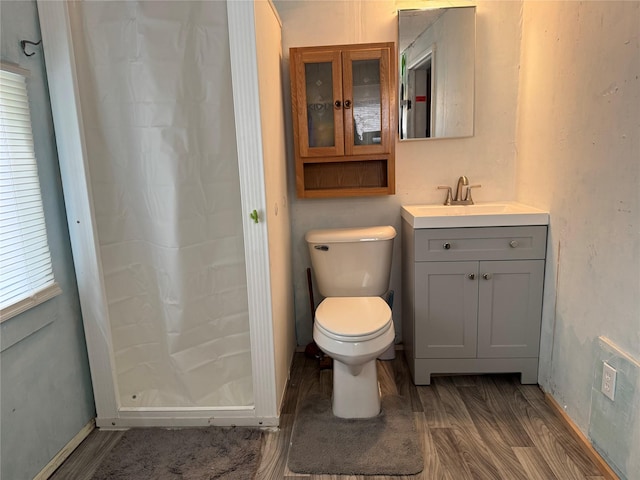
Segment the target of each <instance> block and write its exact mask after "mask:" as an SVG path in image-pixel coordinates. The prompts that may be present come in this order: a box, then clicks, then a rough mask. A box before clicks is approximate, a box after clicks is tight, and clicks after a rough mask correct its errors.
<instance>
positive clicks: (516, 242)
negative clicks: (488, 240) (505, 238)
mask: <svg viewBox="0 0 640 480" xmlns="http://www.w3.org/2000/svg"><path fill="white" fill-rule="evenodd" d="M518 245H520V244H519V243H518V241H517V240H511V241H510V242H509V246H510V247H511V248H516V247H517V246H518Z"/></svg>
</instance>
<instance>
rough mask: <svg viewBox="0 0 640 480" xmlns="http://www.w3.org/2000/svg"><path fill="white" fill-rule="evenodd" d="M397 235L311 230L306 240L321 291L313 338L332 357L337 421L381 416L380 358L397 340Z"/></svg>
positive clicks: (389, 230) (379, 230)
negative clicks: (390, 300)
mask: <svg viewBox="0 0 640 480" xmlns="http://www.w3.org/2000/svg"><path fill="white" fill-rule="evenodd" d="M395 236H396V231H395V229H394V228H393V227H391V226H380V227H366V228H340V229H328V230H311V231H309V232H307V234H306V235H305V240H306V242H307V244H308V246H309V254H310V256H311V265H312V267H313V271H314V275H315V278H316V283H317V287H318V290H319V292H320V293H321V294H322V295H323V296H324V297H325V298H324V300H323V301H322V302H321V303H320V305H318V308H317V309H316V313H315V321H314V325H313V339H314V340H315V342H316V344H317V345H318V347H319V348H320V349H321V350H322V351H323V352H324V353H325V354H327V355H328V356H329V357H331V358H333V397H332V409H333V414H334V415H335V416H336V417H341V418H370V417H375V416H376V415H378V413H380V391H379V388H378V378H377V372H376V358H377V357H378V356H380V355H381V354H382V353H383V352H385V351H386V350H387V349H388V348H389V347H390V346H391V345H392V344H393V341H394V339H395V330H394V328H393V320H392V317H391V309H390V308H389V305H387V302H385V301H384V300H383V299H382V298H381V297H380V296H381V295H383V294H384V293H385V292H386V291H387V289H388V288H389V275H390V273H391V254H392V250H393V239H394V238H395Z"/></svg>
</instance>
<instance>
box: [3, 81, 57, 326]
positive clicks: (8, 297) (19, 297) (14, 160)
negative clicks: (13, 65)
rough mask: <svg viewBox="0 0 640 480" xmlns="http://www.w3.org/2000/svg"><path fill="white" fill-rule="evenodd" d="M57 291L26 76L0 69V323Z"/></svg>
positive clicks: (55, 293)
mask: <svg viewBox="0 0 640 480" xmlns="http://www.w3.org/2000/svg"><path fill="white" fill-rule="evenodd" d="M59 292H60V289H59V288H58V287H57V285H56V284H55V281H54V278H53V270H52V268H51V254H50V253H49V244H48V242H47V232H46V227H45V221H44V211H43V208H42V196H41V193H40V182H39V180H38V169H37V164H36V158H35V153H34V147H33V134H32V130H31V116H30V114H29V99H28V96H27V86H26V79H25V77H24V76H22V75H18V74H16V73H12V72H8V71H5V70H0V321H3V320H6V319H8V318H10V317H12V316H14V315H17V314H18V313H20V312H22V311H24V310H26V309H28V308H30V307H31V306H33V305H36V304H38V303H41V302H43V301H45V300H47V299H49V298H51V297H52V296H54V295H57V293H59Z"/></svg>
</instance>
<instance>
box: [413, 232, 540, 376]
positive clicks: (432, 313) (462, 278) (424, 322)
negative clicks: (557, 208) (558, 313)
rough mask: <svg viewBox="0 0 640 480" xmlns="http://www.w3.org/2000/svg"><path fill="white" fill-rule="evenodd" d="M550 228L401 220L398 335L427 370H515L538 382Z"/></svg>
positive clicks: (417, 369)
mask: <svg viewBox="0 0 640 480" xmlns="http://www.w3.org/2000/svg"><path fill="white" fill-rule="evenodd" d="M546 238H547V227H546V226H541V225H536V226H515V227H476V228H440V229H417V230H414V229H413V227H411V226H410V225H409V223H408V222H406V221H404V220H403V228H402V255H403V286H402V290H403V322H402V323H403V339H404V343H405V353H406V356H407V361H408V363H409V367H410V370H411V373H412V376H413V380H414V382H415V383H416V384H417V385H428V384H429V383H430V381H431V379H430V377H431V374H432V373H499V372H520V373H521V381H522V383H537V374H538V353H539V343H540V323H541V317H542V293H543V283H544V264H545V260H544V259H545V254H546Z"/></svg>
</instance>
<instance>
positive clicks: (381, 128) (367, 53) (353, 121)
mask: <svg viewBox="0 0 640 480" xmlns="http://www.w3.org/2000/svg"><path fill="white" fill-rule="evenodd" d="M343 55H344V59H343V66H344V117H345V118H344V124H345V150H346V153H347V155H359V154H369V153H385V152H388V151H389V147H388V145H389V127H390V125H389V71H390V70H389V67H390V65H389V61H390V59H389V49H388V48H379V49H371V50H355V51H349V50H347V51H345V52H344V54H343Z"/></svg>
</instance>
